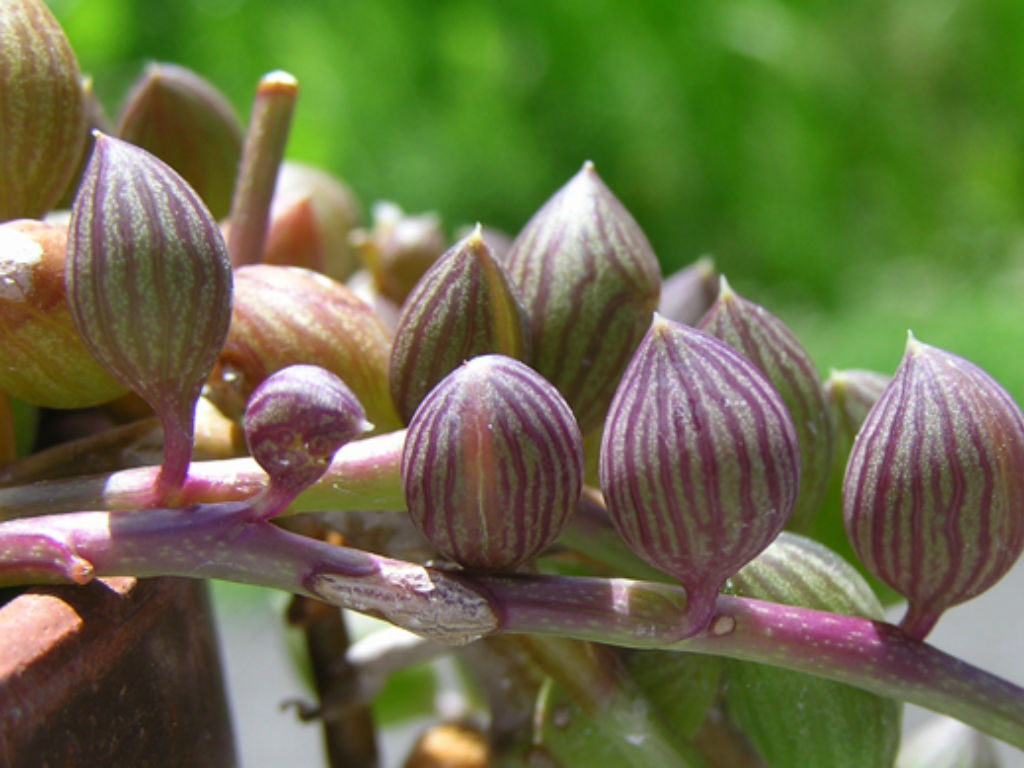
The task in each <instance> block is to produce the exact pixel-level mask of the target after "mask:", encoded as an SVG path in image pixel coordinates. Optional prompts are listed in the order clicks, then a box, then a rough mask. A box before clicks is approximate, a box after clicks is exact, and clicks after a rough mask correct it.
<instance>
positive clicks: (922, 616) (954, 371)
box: [843, 336, 1024, 639]
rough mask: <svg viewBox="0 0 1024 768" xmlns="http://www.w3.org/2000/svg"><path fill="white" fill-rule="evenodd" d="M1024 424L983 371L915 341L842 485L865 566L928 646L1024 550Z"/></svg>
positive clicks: (905, 625)
mask: <svg viewBox="0 0 1024 768" xmlns="http://www.w3.org/2000/svg"><path fill="white" fill-rule="evenodd" d="M1022 476H1024V416H1022V414H1021V411H1020V408H1019V407H1018V406H1017V405H1016V403H1014V402H1013V399H1012V398H1011V397H1010V396H1009V394H1007V392H1006V390H1004V389H1003V388H1002V387H1001V386H1000V385H999V384H998V383H996V381H995V380H993V379H992V378H991V377H990V376H989V375H988V374H987V373H985V372H984V371H982V370H981V369H980V368H978V367H977V366H975V365H973V364H972V363H969V362H968V361H966V360H964V359H963V358H960V357H957V356H956V355H953V354H951V353H949V352H945V351H943V350H941V349H938V348H936V347H932V346H929V345H927V344H923V343H921V342H919V341H917V340H916V339H915V338H914V337H913V336H910V338H909V339H908V342H907V347H906V351H905V353H904V356H903V360H902V362H901V363H900V366H899V368H898V370H897V371H896V374H895V376H894V377H893V380H892V382H891V383H890V384H889V386H888V387H887V388H886V390H885V392H883V394H882V396H881V397H880V398H879V400H878V402H877V403H876V404H875V406H874V408H872V409H871V412H870V413H869V414H868V417H867V419H866V420H865V422H864V425H863V426H862V427H861V430H860V432H859V434H858V435H857V440H856V441H855V442H854V444H853V450H852V451H851V453H850V461H849V465H848V466H847V470H846V481H845V483H844V485H843V517H844V522H845V526H846V532H847V535H848V536H849V537H850V542H851V544H852V545H853V548H854V550H855V551H856V553H857V556H858V557H859V558H860V560H861V562H862V563H863V564H864V566H865V567H866V568H867V569H868V571H870V572H871V573H872V574H873V575H874V576H875V577H877V578H878V579H879V580H881V581H883V582H885V583H886V584H888V585H889V586H891V587H892V588H893V589H895V590H896V591H897V592H899V593H900V594H902V595H903V596H904V597H906V598H907V601H908V608H907V613H906V615H905V616H904V618H903V621H902V623H901V625H900V626H901V628H902V629H903V630H904V631H905V632H906V633H907V634H908V635H910V636H911V637H914V638H917V639H920V638H923V637H924V636H925V635H927V634H928V632H929V631H930V630H931V628H932V627H933V626H934V624H935V622H936V621H937V620H938V618H939V616H940V615H941V614H942V612H943V611H945V610H946V609H947V608H949V607H950V606H952V605H956V604H958V603H962V602H963V601H965V600H968V599H969V598H971V597H974V596H975V595H977V594H979V593H981V592H983V591H984V590H986V589H988V588H989V587H990V586H992V585H993V584H994V583H995V582H996V581H998V580H999V579H1000V578H1001V577H1002V576H1003V574H1005V573H1006V572H1007V571H1008V570H1009V569H1010V567H1011V566H1012V565H1013V564H1014V562H1015V561H1016V560H1017V558H1018V557H1019V556H1020V554H1021V551H1022V550H1024V484H1022V483H1021V482H1020V478H1021V477H1022Z"/></svg>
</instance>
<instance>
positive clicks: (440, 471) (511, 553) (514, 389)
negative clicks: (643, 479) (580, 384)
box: [402, 355, 583, 569]
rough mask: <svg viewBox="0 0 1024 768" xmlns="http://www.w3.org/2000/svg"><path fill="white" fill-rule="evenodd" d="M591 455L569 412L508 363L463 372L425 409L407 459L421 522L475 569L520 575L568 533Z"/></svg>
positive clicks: (553, 393) (468, 366)
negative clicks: (515, 569) (522, 568)
mask: <svg viewBox="0 0 1024 768" xmlns="http://www.w3.org/2000/svg"><path fill="white" fill-rule="evenodd" d="M582 477H583V446H582V438H581V437H580V432H579V428H578V427H577V426H576V421H575V419H574V418H573V415H572V411H571V410H570V409H569V406H568V405H567V404H566V403H565V401H564V400H563V399H562V396H561V395H559V394H558V391H557V390H556V389H555V388H554V387H553V386H552V385H551V384H549V383H548V382H547V381H545V380H544V379H543V378H542V377H541V376H540V375H539V374H538V373H537V372H536V371H534V370H532V369H531V368H529V367H527V366H526V365H524V364H523V363H521V362H519V361H518V360H513V359H512V358H508V357H504V356H502V355H484V356H481V357H475V358H473V359H472V360H470V361H468V362H466V363H464V364H463V365H461V366H459V367H458V368H457V369H456V370H454V371H453V372H452V373H450V374H449V375H448V376H446V377H445V378H444V379H443V380H442V381H441V382H440V383H439V384H438V385H437V386H436V387H435V388H434V389H433V390H432V391H431V392H430V394H429V395H427V397H426V398H425V399H424V400H423V402H422V403H421V404H420V407H419V408H418V409H417V410H416V413H415V414H414V415H413V418H412V421H411V422H410V423H409V432H408V436H407V437H406V442H405V450H404V451H403V454H402V487H403V489H404V491H405V499H406V503H407V505H408V508H409V514H410V515H411V517H412V520H413V522H414V523H415V524H416V526H417V527H418V528H419V529H420V531H422V533H423V535H424V536H425V537H426V538H427V540H428V541H429V542H430V543H431V544H432V545H433V546H434V548H435V549H436V550H437V551H438V552H440V553H441V554H442V555H444V556H445V557H447V558H449V559H451V560H453V561H455V562H457V563H460V564H461V565H464V566H466V567H467V568H487V569H503V568H513V567H515V566H517V565H519V564H521V563H524V562H526V561H527V560H529V559H531V558H532V557H534V556H536V555H538V554H539V553H540V552H541V551H542V550H543V549H544V548H545V547H547V546H548V545H549V544H551V543H552V542H553V541H554V540H555V539H556V538H557V536H558V534H559V533H560V532H561V530H562V528H563V527H564V526H565V524H566V522H567V521H568V519H569V516H570V514H571V513H572V512H573V510H575V508H576V504H577V503H578V502H579V497H580V492H581V490H582Z"/></svg>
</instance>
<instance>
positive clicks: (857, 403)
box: [825, 368, 891, 466]
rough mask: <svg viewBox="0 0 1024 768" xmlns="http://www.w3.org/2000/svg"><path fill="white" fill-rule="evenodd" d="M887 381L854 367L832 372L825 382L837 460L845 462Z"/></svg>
mask: <svg viewBox="0 0 1024 768" xmlns="http://www.w3.org/2000/svg"><path fill="white" fill-rule="evenodd" d="M890 381H891V377H889V376H886V375H885V374H883V373H876V372H875V371H864V370H860V369H857V368H851V369H850V370H846V371H832V373H830V374H829V377H828V378H827V379H826V380H825V399H826V400H827V401H828V408H829V411H830V412H831V413H832V423H833V425H834V426H835V445H836V451H835V454H836V459H837V461H838V460H839V459H845V457H846V453H847V452H849V450H850V446H852V445H853V441H854V438H856V437H857V433H858V432H859V431H860V427H861V425H862V424H863V423H864V419H866V418H867V417H868V413H869V412H870V411H871V409H872V408H873V407H874V405H875V403H877V402H878V398H880V397H881V396H882V392H884V391H885V388H886V387H887V386H889V382H890ZM844 466H845V465H844Z"/></svg>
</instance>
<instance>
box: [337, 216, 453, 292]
mask: <svg viewBox="0 0 1024 768" xmlns="http://www.w3.org/2000/svg"><path fill="white" fill-rule="evenodd" d="M351 240H352V245H353V247H355V249H356V252H357V253H358V254H359V258H360V259H361V260H362V262H363V264H364V265H365V267H366V269H367V270H368V271H369V272H370V274H371V275H373V280H374V282H375V283H376V285H377V289H378V290H379V291H380V292H381V293H382V294H384V295H385V296H387V297H388V298H390V299H391V300H392V301H394V302H395V303H396V304H399V305H401V304H402V303H403V302H404V301H405V297H406V296H408V295H409V292H410V291H411V290H412V289H413V286H415V285H416V283H418V282H419V279H420V278H421V277H422V276H423V273H424V272H426V271H427V269H428V268H429V267H430V265H431V264H433V263H434V262H435V261H437V258H438V257H439V256H440V255H441V254H442V253H443V252H444V248H445V237H444V232H443V231H442V230H441V220H440V219H439V218H438V217H437V214H434V213H423V214H419V215H415V216H413V215H409V214H406V213H405V212H404V211H403V210H402V209H401V208H399V207H398V206H397V205H395V204H394V203H388V202H381V203H377V204H376V205H374V206H373V227H372V229H370V230H361V229H357V230H353V232H352V236H351Z"/></svg>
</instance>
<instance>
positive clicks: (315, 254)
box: [263, 162, 359, 280]
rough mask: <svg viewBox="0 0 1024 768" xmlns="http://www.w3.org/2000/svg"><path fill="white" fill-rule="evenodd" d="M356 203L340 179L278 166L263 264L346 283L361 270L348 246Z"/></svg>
mask: <svg viewBox="0 0 1024 768" xmlns="http://www.w3.org/2000/svg"><path fill="white" fill-rule="evenodd" d="M358 223H359V203H358V201H357V200H356V197H355V195H354V194H353V193H352V191H351V190H350V189H349V188H348V187H347V186H346V185H345V184H344V183H342V181H341V180H340V179H336V178H335V177H334V176H331V175H330V174H329V173H326V172H325V171H322V170H320V169H319V168H313V167H312V166H308V165H302V164H300V163H292V162H286V163H282V164H281V167H280V169H278V173H277V183H276V185H275V187H274V197H273V199H272V200H271V206H270V226H269V228H268V229H267V241H266V244H265V245H264V248H263V261H264V263H266V264H287V265H290V266H295V267H306V268H307V269H313V270H316V271H317V272H322V273H323V274H325V275H327V276H328V277H330V278H333V279H334V280H346V279H348V277H350V276H351V275H352V273H353V272H355V271H356V269H357V268H358V267H359V257H358V255H357V254H356V252H355V249H354V248H353V247H352V245H351V243H350V242H349V235H350V234H351V231H352V228H353V227H355V226H356V224H358Z"/></svg>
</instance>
